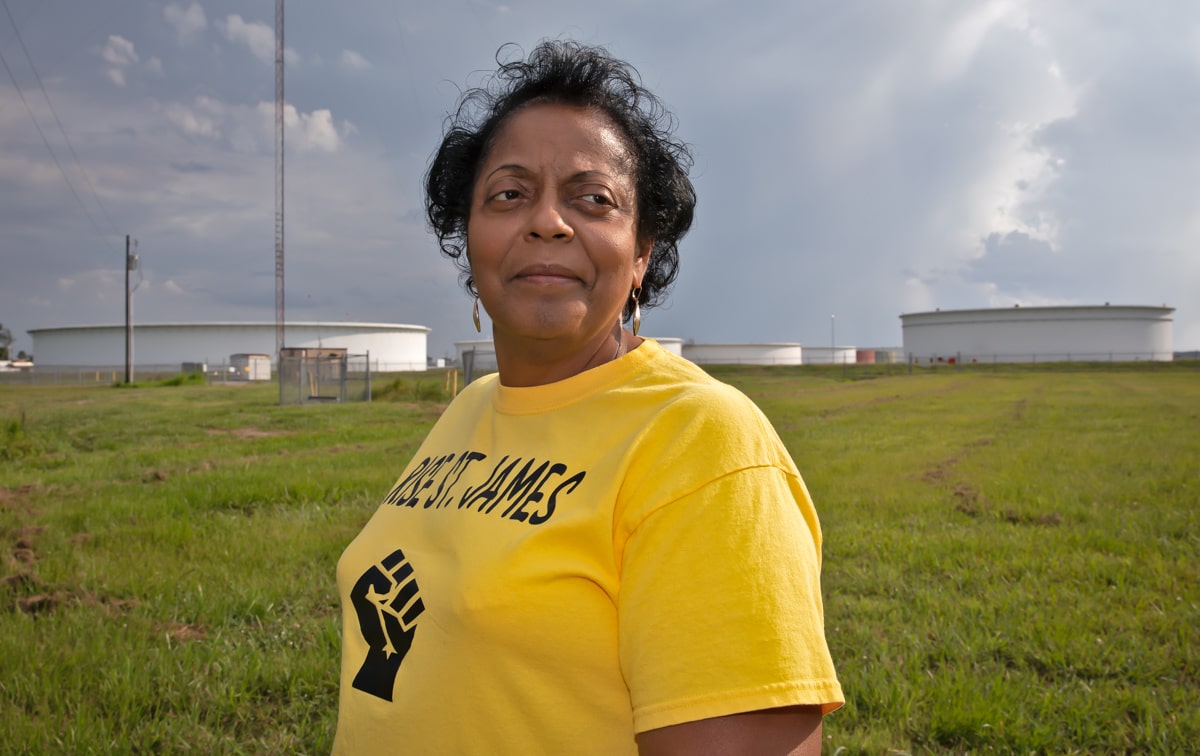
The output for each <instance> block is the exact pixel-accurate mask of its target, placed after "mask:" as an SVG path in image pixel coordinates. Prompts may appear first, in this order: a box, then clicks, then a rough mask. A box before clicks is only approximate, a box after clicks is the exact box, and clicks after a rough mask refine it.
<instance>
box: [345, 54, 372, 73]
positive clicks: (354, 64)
mask: <svg viewBox="0 0 1200 756" xmlns="http://www.w3.org/2000/svg"><path fill="white" fill-rule="evenodd" d="M341 64H342V67H343V68H348V69H350V70H351V71H362V70H364V69H367V68H370V67H371V63H370V61H368V60H367V59H366V58H364V57H363V56H361V55H359V54H358V53H356V52H354V51H353V50H342V57H341Z"/></svg>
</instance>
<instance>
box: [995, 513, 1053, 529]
mask: <svg viewBox="0 0 1200 756" xmlns="http://www.w3.org/2000/svg"><path fill="white" fill-rule="evenodd" d="M1002 516H1003V518H1004V521H1005V522H1011V523H1012V524H1014V525H1041V526H1043V527H1053V526H1055V525H1061V524H1062V515H1060V514H1059V513H1058V512H1048V513H1047V514H1043V515H1034V514H1028V513H1025V512H1017V511H1016V510H1013V509H1006V510H1005V511H1004V514H1003V515H1002Z"/></svg>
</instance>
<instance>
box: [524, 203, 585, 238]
mask: <svg viewBox="0 0 1200 756" xmlns="http://www.w3.org/2000/svg"><path fill="white" fill-rule="evenodd" d="M526 235H527V236H528V237H529V238H530V239H543V240H547V241H549V240H551V239H557V240H561V241H570V240H572V239H574V238H575V229H573V228H572V227H571V224H570V223H567V219H566V218H564V217H563V215H562V212H561V210H560V208H559V207H558V204H557V201H556V200H553V199H550V198H546V199H543V200H541V201H539V202H538V203H537V204H535V205H534V207H533V213H532V215H531V216H530V219H529V230H528V231H527V232H526Z"/></svg>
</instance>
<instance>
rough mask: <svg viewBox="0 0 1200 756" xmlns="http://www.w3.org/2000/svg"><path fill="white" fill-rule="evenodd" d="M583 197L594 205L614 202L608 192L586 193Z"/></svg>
mask: <svg viewBox="0 0 1200 756" xmlns="http://www.w3.org/2000/svg"><path fill="white" fill-rule="evenodd" d="M583 199H585V200H587V201H588V202H591V203H592V204H594V205H612V204H614V203H613V201H612V200H611V199H609V197H608V195H606V194H585V195H583Z"/></svg>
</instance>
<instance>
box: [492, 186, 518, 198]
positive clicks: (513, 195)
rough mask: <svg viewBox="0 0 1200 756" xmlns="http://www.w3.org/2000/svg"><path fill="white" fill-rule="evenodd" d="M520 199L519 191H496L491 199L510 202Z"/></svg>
mask: <svg viewBox="0 0 1200 756" xmlns="http://www.w3.org/2000/svg"><path fill="white" fill-rule="evenodd" d="M520 197H521V193H520V192H519V191H517V190H516V189H501V190H500V191H498V192H496V193H495V194H493V195H492V199H495V200H509V201H511V200H515V199H519V198H520Z"/></svg>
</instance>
